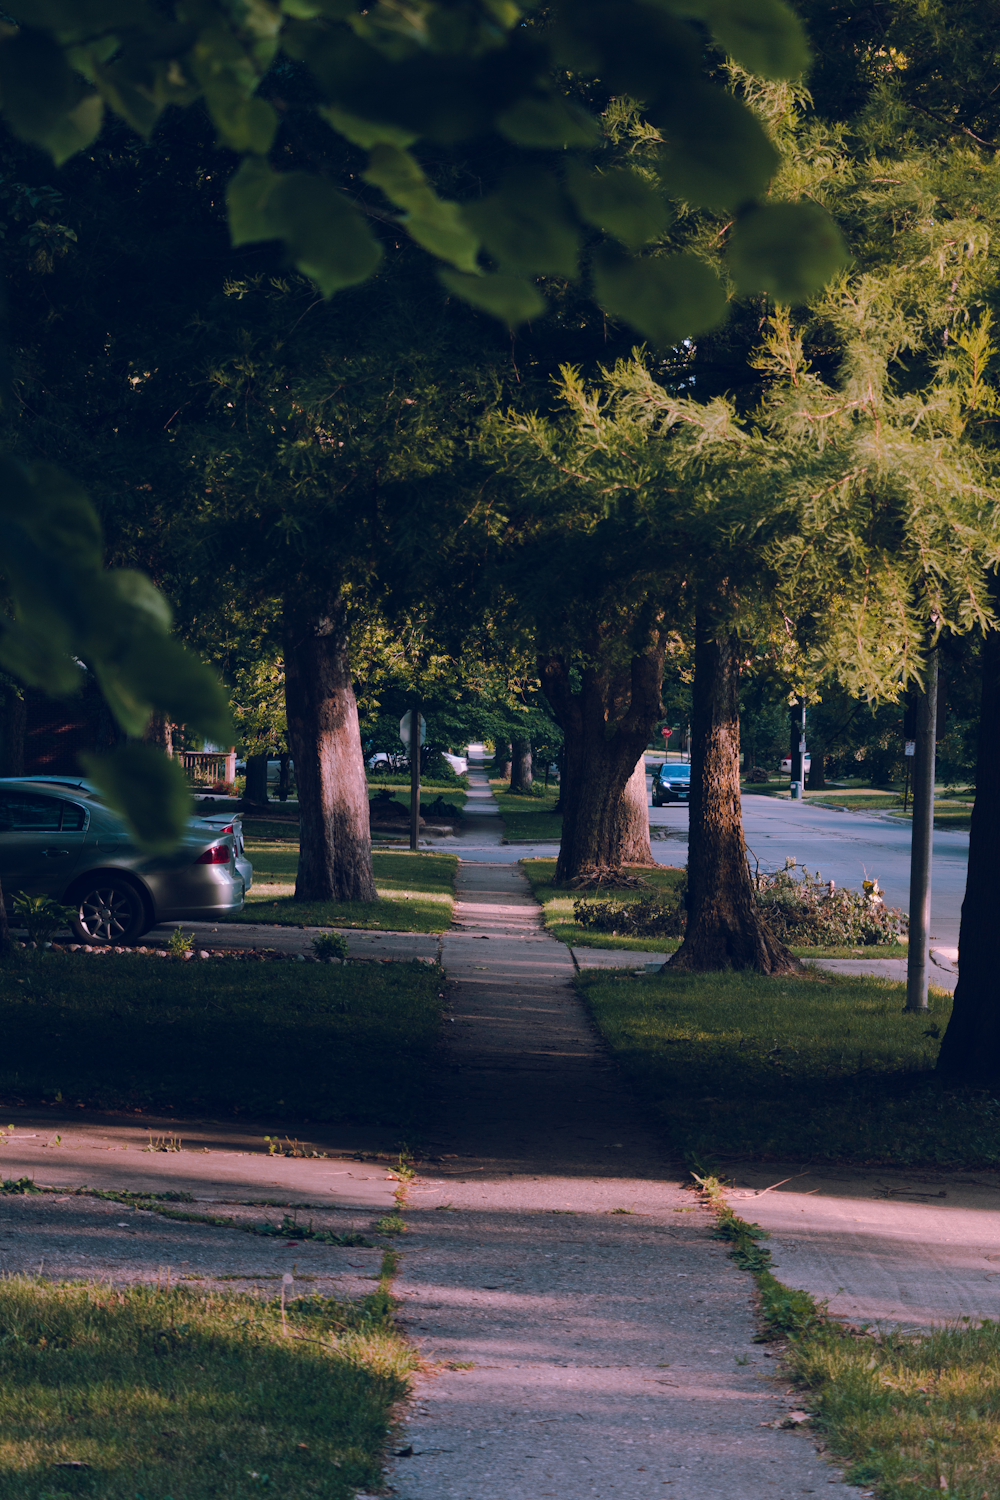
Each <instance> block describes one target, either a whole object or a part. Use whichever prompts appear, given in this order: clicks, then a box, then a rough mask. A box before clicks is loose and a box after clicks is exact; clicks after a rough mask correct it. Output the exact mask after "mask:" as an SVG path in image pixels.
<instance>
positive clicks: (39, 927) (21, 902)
mask: <svg viewBox="0 0 1000 1500" xmlns="http://www.w3.org/2000/svg"><path fill="white" fill-rule="evenodd" d="M11 904H12V905H13V908H14V915H15V917H16V919H17V921H18V922H19V924H20V925H21V926H22V927H23V928H25V930H26V931H27V934H28V942H29V943H35V944H36V945H37V947H39V948H44V946H45V944H46V943H51V941H52V934H53V933H54V932H58V930H59V928H60V927H65V926H66V925H67V924H68V923H69V922H71V921H72V919H73V918H74V917H75V916H76V911H75V909H74V908H73V907H72V906H60V904H59V902H58V901H53V899H52V897H51V896H26V895H25V893H24V891H18V893H17V895H16V896H15V897H14V899H13V902H12V903H11Z"/></svg>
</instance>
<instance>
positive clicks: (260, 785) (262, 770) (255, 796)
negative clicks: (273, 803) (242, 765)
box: [243, 753, 267, 806]
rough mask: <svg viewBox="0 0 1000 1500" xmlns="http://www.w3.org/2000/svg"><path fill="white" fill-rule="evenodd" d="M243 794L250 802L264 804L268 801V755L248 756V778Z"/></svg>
mask: <svg viewBox="0 0 1000 1500" xmlns="http://www.w3.org/2000/svg"><path fill="white" fill-rule="evenodd" d="M243 795H244V797H245V798H246V800H247V801H248V802H253V803H256V804H257V805H258V806H263V805H264V803H265V802H266V801H267V755H266V753H265V754H264V755H248V756H247V779H246V786H245V788H244V790H243Z"/></svg>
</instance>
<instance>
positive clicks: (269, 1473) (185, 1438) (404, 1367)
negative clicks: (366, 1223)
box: [0, 1251, 416, 1500]
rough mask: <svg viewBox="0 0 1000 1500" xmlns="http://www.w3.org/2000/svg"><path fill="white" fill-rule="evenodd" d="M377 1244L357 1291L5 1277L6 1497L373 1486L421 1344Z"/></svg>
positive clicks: (214, 1495) (333, 1495) (227, 1493)
mask: <svg viewBox="0 0 1000 1500" xmlns="http://www.w3.org/2000/svg"><path fill="white" fill-rule="evenodd" d="M395 1259H396V1258H395V1255H394V1253H393V1252H392V1251H387V1252H386V1254H385V1257H384V1261H383V1267H382V1276H381V1279H380V1282H379V1285H378V1287H377V1289H375V1290H373V1291H372V1292H370V1293H369V1294H368V1296H366V1297H364V1298H362V1299H361V1300H360V1301H358V1302H349V1301H336V1300H334V1299H327V1298H320V1297H301V1298H292V1299H291V1300H289V1299H288V1298H287V1297H286V1295H285V1291H284V1288H283V1291H282V1297H281V1298H280V1299H275V1300H273V1301H270V1302H262V1301H261V1300H260V1299H259V1298H257V1297H254V1296H252V1295H249V1294H245V1293H231V1292H217V1291H216V1292H211V1293H208V1294H204V1293H199V1292H195V1291H192V1290H189V1289H188V1288H175V1289H171V1290H162V1289H157V1288H153V1287H147V1286H127V1287H112V1286H111V1285H110V1284H108V1283H105V1282H102V1283H100V1284H98V1285H95V1284H93V1283H87V1282H82V1283H81V1282H77V1283H63V1284H59V1285H52V1284H50V1283H48V1282H45V1281H42V1280H36V1279H33V1278H28V1277H23V1276H14V1277H8V1278H5V1279H4V1280H3V1281H2V1282H0V1405H2V1407H3V1412H4V1434H3V1442H2V1443H0V1488H2V1489H3V1493H4V1496H5V1497H7V1500H69V1497H75V1496H78V1495H80V1496H94V1497H100V1500H136V1497H137V1496H138V1497H148V1500H153V1497H155V1500H159V1497H161V1496H171V1495H172V1496H175V1497H176V1500H210V1497H211V1500H244V1497H246V1496H249V1495H254V1494H257V1493H265V1494H274V1495H281V1496H282V1497H283V1500H306V1497H312V1496H315V1495H316V1494H322V1495H324V1496H328V1497H329V1500H353V1497H354V1496H355V1494H357V1492H358V1491H359V1490H374V1489H377V1488H378V1487H379V1485H380V1483H381V1469H382V1460H383V1457H384V1453H385V1447H386V1439H387V1434H388V1433H389V1432H390V1431H391V1428H392V1425H393V1408H394V1406H395V1405H396V1403H397V1402H399V1401H400V1400H401V1399H402V1398H403V1397H404V1396H405V1395H406V1393H407V1389H408V1383H409V1375H410V1372H411V1371H412V1370H413V1369H414V1367H415V1364H416V1359H415V1355H414V1352H413V1351H412V1350H411V1349H410V1348H409V1346H408V1345H407V1344H406V1343H405V1342H404V1340H403V1339H402V1337H401V1336H400V1334H399V1333H398V1332H397V1331H396V1329H395V1327H394V1324H393V1299H392V1295H391V1290H390V1278H391V1276H392V1274H393V1271H394V1269H395Z"/></svg>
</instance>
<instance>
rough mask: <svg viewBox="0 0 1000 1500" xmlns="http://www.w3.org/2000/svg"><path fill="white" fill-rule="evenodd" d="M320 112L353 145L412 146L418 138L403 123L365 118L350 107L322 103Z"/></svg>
mask: <svg viewBox="0 0 1000 1500" xmlns="http://www.w3.org/2000/svg"><path fill="white" fill-rule="evenodd" d="M319 113H320V114H321V115H322V116H323V119H324V120H326V122H327V124H328V125H332V127H333V129H334V130H336V131H337V132H338V133H339V134H340V135H342V136H345V137H346V139H347V140H349V141H350V142H351V143H352V144H353V145H355V146H360V147H361V148H362V149H363V150H364V151H370V150H371V149H372V147H373V146H399V147H400V148H401V149H402V148H404V147H406V146H412V145H413V142H414V141H415V140H416V139H417V133H416V131H413V130H404V129H403V127H402V125H392V124H390V122H389V121H388V120H363V119H362V118H361V116H360V115H353V114H351V111H350V110H349V109H341V108H340V106H339V105H337V104H326V105H320V109H319Z"/></svg>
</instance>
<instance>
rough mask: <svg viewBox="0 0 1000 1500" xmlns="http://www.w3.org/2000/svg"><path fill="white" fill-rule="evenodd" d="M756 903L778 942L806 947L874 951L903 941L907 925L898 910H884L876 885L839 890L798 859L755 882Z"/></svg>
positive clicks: (756, 876) (874, 881) (868, 881)
mask: <svg viewBox="0 0 1000 1500" xmlns="http://www.w3.org/2000/svg"><path fill="white" fill-rule="evenodd" d="M753 881H754V887H755V891H756V895H757V904H758V906H760V908H761V909H762V911H763V912H764V915H765V916H766V917H767V922H768V926H769V927H770V928H771V931H772V932H773V933H774V935H775V937H776V938H778V939H780V940H781V941H782V942H786V943H789V942H791V943H798V944H802V945H804V946H809V945H815V946H816V947H825V946H830V947H836V946H839V945H841V944H843V945H845V946H851V947H873V946H875V945H877V944H880V943H892V942H894V941H895V940H896V938H898V937H905V936H906V933H907V931H908V926H907V920H906V917H905V916H904V915H903V913H902V912H901V911H900V910H899V908H898V907H889V906H886V904H885V902H884V901H883V900H882V895H881V892H880V891H879V888H878V881H877V880H866V881H865V882H864V883H863V885H862V888H861V890H860V891H852V890H848V889H847V888H846V887H842V888H841V889H839V890H838V889H837V888H836V887H835V886H834V883H833V881H832V880H831V881H829V882H826V881H823V880H821V879H820V877H819V875H818V874H816V875H810V874H809V871H808V870H807V869H806V868H805V866H803V867H802V873H801V875H798V874H797V866H796V863H795V861H794V860H791V859H790V860H788V861H787V862H786V864H785V868H784V869H783V870H778V871H777V872H776V873H775V874H773V875H763V874H759V873H758V874H757V875H755V876H754V877H753Z"/></svg>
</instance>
